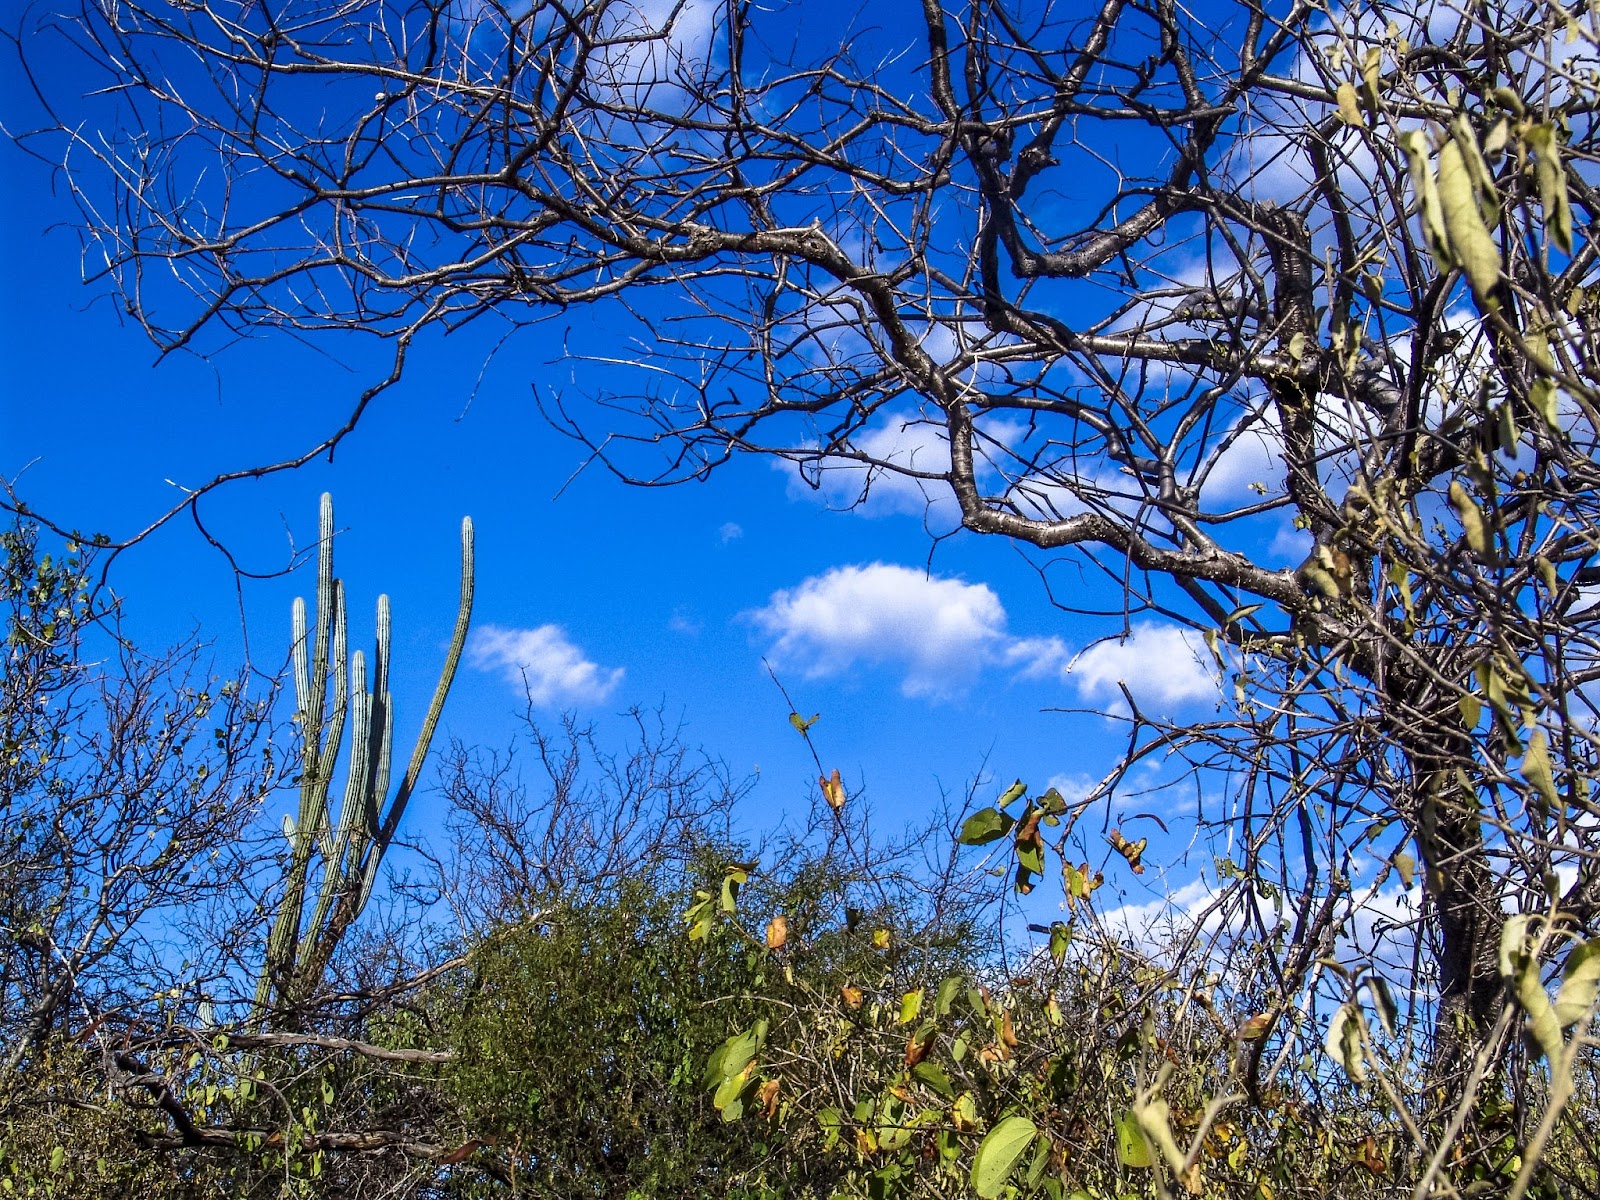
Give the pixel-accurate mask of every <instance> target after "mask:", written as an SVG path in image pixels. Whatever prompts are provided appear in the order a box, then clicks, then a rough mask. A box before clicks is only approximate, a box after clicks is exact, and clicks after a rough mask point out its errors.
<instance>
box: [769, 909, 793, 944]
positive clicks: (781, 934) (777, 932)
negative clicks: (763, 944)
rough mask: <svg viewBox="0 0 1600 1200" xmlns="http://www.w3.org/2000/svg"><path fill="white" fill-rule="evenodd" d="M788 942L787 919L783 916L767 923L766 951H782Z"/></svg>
mask: <svg viewBox="0 0 1600 1200" xmlns="http://www.w3.org/2000/svg"><path fill="white" fill-rule="evenodd" d="M788 941H789V918H788V917H785V916H783V915H781V914H780V915H778V916H776V917H773V918H772V920H770V921H768V922H767V949H768V950H782V949H783V947H784V945H785V944H786V943H787V942H788Z"/></svg>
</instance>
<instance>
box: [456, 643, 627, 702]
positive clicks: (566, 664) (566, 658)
mask: <svg viewBox="0 0 1600 1200" xmlns="http://www.w3.org/2000/svg"><path fill="white" fill-rule="evenodd" d="M467 661H468V662H469V663H470V664H471V665H472V666H474V667H476V668H477V669H478V670H480V671H492V672H499V673H500V674H501V675H503V676H505V678H506V679H507V680H509V681H510V682H511V683H512V684H513V685H514V686H516V687H519V688H522V689H524V690H525V691H526V693H527V697H528V702H529V703H530V704H533V705H535V706H537V707H539V708H555V707H560V706H564V705H576V704H599V703H602V702H604V701H605V700H607V699H609V698H610V696H611V694H612V692H614V691H616V689H617V685H618V684H620V683H621V682H622V668H621V667H602V666H600V665H598V664H597V663H595V662H592V661H591V660H590V659H588V658H586V657H585V656H584V653H583V651H582V650H580V649H579V648H578V647H577V646H575V645H574V644H573V643H572V641H571V640H570V639H569V638H568V637H567V633H566V630H564V629H562V628H561V626H559V625H540V626H538V627H536V628H534V629H507V628H505V627H503V626H499V625H484V626H482V627H480V628H479V629H478V630H477V631H476V632H475V633H474V634H473V635H472V640H471V641H470V642H469V643H468V644H467Z"/></svg>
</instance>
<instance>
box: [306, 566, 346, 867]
mask: <svg viewBox="0 0 1600 1200" xmlns="http://www.w3.org/2000/svg"><path fill="white" fill-rule="evenodd" d="M347 630H348V626H347V625H346V619H345V607H344V585H343V584H342V583H341V582H340V581H338V580H337V579H336V580H334V583H333V655H332V659H331V661H330V663H329V666H330V667H331V669H332V674H333V709H332V711H331V712H330V713H329V714H328V719H327V721H326V722H325V723H324V725H323V734H322V749H321V752H320V754H319V756H318V760H317V794H316V797H315V801H314V803H313V805H312V810H311V814H310V815H311V819H312V822H313V826H312V827H313V829H315V831H316V834H317V839H318V841H319V843H320V846H321V849H322V856H323V858H325V859H326V858H331V857H332V855H333V829H332V825H333V822H332V818H331V814H330V813H329V812H328V790H329V786H330V785H331V784H332V783H333V768H334V766H335V764H337V763H338V761H339V751H340V749H341V748H343V746H344V727H345V719H346V715H347V713H348V711H349V708H350V668H349V665H348V664H349V657H348V653H349V636H348V632H347Z"/></svg>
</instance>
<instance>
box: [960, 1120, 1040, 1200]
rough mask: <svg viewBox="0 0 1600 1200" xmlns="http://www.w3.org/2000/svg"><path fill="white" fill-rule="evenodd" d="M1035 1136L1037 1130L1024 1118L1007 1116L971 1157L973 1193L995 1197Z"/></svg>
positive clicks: (986, 1198) (985, 1197)
mask: <svg viewBox="0 0 1600 1200" xmlns="http://www.w3.org/2000/svg"><path fill="white" fill-rule="evenodd" d="M1038 1135H1039V1130H1038V1127H1037V1126H1035V1125H1034V1123H1033V1122H1032V1121H1030V1120H1028V1118H1027V1117H1007V1118H1006V1119H1005V1120H1003V1121H1001V1122H1000V1123H999V1124H998V1125H996V1126H995V1127H994V1128H993V1129H991V1130H990V1131H989V1133H988V1136H986V1137H985V1138H984V1139H983V1143H982V1144H981V1145H980V1146H979V1147H978V1152H977V1154H975V1155H973V1157H972V1188H973V1190H974V1191H976V1192H977V1193H978V1195H980V1196H982V1197H984V1200H993V1198H994V1197H996V1196H998V1195H999V1194H1000V1189H1001V1188H1002V1187H1004V1186H1005V1182H1006V1179H1007V1178H1008V1177H1009V1176H1010V1175H1011V1172H1012V1171H1013V1170H1014V1169H1015V1168H1016V1165H1017V1163H1018V1162H1020V1161H1021V1159H1022V1156H1023V1155H1024V1154H1026V1153H1027V1151H1028V1147H1029V1146H1031V1145H1032V1144H1033V1139H1034V1138H1036V1137H1037V1136H1038Z"/></svg>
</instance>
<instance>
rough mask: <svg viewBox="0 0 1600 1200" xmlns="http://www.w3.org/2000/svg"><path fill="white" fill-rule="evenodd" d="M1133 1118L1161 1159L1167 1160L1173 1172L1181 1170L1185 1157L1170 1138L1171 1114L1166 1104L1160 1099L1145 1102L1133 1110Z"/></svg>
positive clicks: (1175, 1142) (1174, 1140)
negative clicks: (1159, 1152) (1159, 1153)
mask: <svg viewBox="0 0 1600 1200" xmlns="http://www.w3.org/2000/svg"><path fill="white" fill-rule="evenodd" d="M1133 1116H1134V1119H1135V1120H1137V1121H1138V1122H1139V1129H1140V1131H1141V1132H1142V1133H1143V1134H1144V1135H1145V1137H1147V1138H1149V1139H1150V1141H1151V1143H1152V1144H1154V1146H1155V1147H1156V1149H1157V1150H1159V1151H1161V1157H1162V1158H1164V1159H1166V1160H1167V1165H1168V1166H1169V1167H1171V1168H1172V1169H1173V1170H1174V1171H1181V1170H1183V1161H1184V1157H1185V1156H1184V1153H1183V1151H1182V1150H1180V1149H1178V1143H1177V1141H1176V1139H1174V1138H1173V1136H1172V1114H1171V1111H1170V1110H1169V1109H1168V1107H1167V1102H1166V1101H1165V1100H1160V1099H1156V1100H1149V1101H1146V1102H1145V1103H1144V1104H1140V1105H1138V1106H1136V1107H1135V1108H1134V1110H1133Z"/></svg>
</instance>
